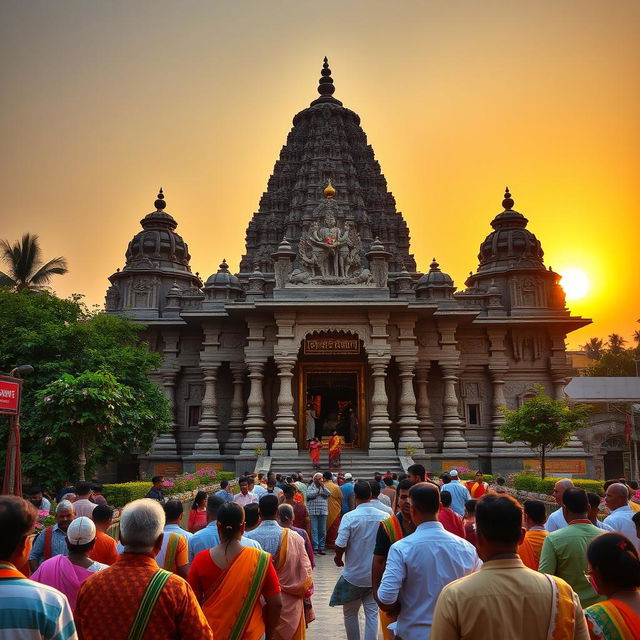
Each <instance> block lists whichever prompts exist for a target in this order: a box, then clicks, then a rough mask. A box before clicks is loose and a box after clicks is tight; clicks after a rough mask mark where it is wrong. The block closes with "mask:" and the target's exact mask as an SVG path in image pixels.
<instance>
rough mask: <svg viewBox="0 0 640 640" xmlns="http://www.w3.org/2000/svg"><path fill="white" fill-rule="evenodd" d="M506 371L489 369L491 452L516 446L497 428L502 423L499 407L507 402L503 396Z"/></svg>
mask: <svg viewBox="0 0 640 640" xmlns="http://www.w3.org/2000/svg"><path fill="white" fill-rule="evenodd" d="M506 373H507V370H506V369H490V370H489V375H490V376H491V388H492V390H493V397H492V399H491V428H492V429H493V437H492V450H493V452H494V453H495V452H497V451H500V452H505V451H506V450H508V449H509V448H510V447H515V446H517V443H515V442H514V443H513V444H507V443H506V442H505V441H504V440H503V439H502V438H501V437H500V433H499V431H498V429H499V428H500V427H501V426H502V425H503V424H504V415H503V414H502V411H501V410H500V407H504V406H506V404H507V399H506V398H505V396H504V376H505V374H506Z"/></svg>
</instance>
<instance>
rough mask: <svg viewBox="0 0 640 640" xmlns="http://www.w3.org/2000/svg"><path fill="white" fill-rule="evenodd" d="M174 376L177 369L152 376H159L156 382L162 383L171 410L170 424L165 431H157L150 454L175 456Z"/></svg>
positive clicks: (176, 451) (176, 450) (176, 452)
mask: <svg viewBox="0 0 640 640" xmlns="http://www.w3.org/2000/svg"><path fill="white" fill-rule="evenodd" d="M176 376H177V371H170V372H163V373H160V374H156V375H153V377H154V378H156V379H157V378H159V380H158V382H160V384H161V385H162V391H163V392H164V395H165V397H166V399H167V401H168V402H169V411H170V412H171V424H170V425H169V427H168V428H167V431H166V432H165V433H159V434H158V435H157V436H156V438H155V440H154V442H153V449H152V455H159V456H177V455H178V447H177V444H176V438H175V435H174V431H175V428H176V406H175V405H176V401H175V396H176Z"/></svg>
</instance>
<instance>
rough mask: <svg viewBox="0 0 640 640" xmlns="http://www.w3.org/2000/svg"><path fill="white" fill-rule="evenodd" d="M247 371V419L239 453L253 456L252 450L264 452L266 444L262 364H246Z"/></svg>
mask: <svg viewBox="0 0 640 640" xmlns="http://www.w3.org/2000/svg"><path fill="white" fill-rule="evenodd" d="M247 367H248V369H249V384H250V385H251V386H250V388H249V398H248V399H247V417H246V419H245V421H244V427H245V431H246V435H245V437H244V440H243V441H242V447H241V451H240V453H241V454H243V455H249V456H252V455H254V449H255V448H256V447H261V448H262V449H263V450H265V451H266V448H267V443H266V442H265V439H264V427H265V424H266V423H265V420H264V396H263V394H262V379H263V378H264V362H248V363H247Z"/></svg>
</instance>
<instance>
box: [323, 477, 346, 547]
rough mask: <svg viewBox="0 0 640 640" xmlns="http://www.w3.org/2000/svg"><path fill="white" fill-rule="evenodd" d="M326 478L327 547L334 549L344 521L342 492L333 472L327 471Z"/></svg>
mask: <svg viewBox="0 0 640 640" xmlns="http://www.w3.org/2000/svg"><path fill="white" fill-rule="evenodd" d="M322 477H323V478H324V486H325V488H327V489H328V490H329V494H330V495H329V500H328V501H327V503H328V504H327V506H328V507H329V514H328V515H327V538H326V546H327V547H333V546H334V544H335V541H336V537H337V536H338V529H339V527H340V521H341V520H342V491H340V487H339V486H338V485H337V484H336V483H335V482H334V481H333V476H332V475H331V471H325V472H324V473H323V474H322Z"/></svg>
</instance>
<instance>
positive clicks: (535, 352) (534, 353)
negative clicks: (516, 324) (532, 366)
mask: <svg viewBox="0 0 640 640" xmlns="http://www.w3.org/2000/svg"><path fill="white" fill-rule="evenodd" d="M511 349H512V351H513V359H514V360H515V361H516V362H520V361H521V360H530V361H534V360H539V359H540V358H541V357H542V350H543V343H542V339H541V338H540V336H532V335H530V334H526V333H520V332H516V331H514V332H513V333H512V334H511Z"/></svg>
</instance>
